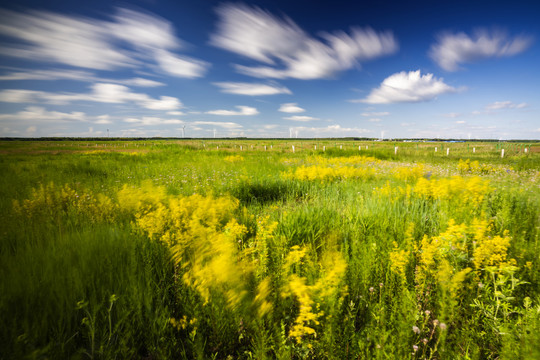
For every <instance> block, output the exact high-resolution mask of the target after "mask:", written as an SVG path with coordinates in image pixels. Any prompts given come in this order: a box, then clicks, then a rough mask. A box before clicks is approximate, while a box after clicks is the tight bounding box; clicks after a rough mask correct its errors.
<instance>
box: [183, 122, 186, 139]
mask: <svg viewBox="0 0 540 360" xmlns="http://www.w3.org/2000/svg"><path fill="white" fill-rule="evenodd" d="M185 131H186V125H184V126H182V139H183V138H184V137H185V136H186V133H185Z"/></svg>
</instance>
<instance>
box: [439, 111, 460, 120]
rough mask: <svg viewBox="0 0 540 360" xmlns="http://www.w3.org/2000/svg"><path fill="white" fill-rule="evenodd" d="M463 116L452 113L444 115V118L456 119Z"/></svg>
mask: <svg viewBox="0 0 540 360" xmlns="http://www.w3.org/2000/svg"><path fill="white" fill-rule="evenodd" d="M462 115H463V114H462V113H456V112H451V113H448V114H443V115H442V116H444V117H448V118H452V119H454V118H457V117H460V116H462Z"/></svg>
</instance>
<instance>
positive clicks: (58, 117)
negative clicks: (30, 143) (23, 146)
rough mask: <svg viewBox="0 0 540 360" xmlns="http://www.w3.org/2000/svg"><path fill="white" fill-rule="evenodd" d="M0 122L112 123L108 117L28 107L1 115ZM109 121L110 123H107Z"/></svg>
mask: <svg viewBox="0 0 540 360" xmlns="http://www.w3.org/2000/svg"><path fill="white" fill-rule="evenodd" d="M0 120H2V121H5V122H13V123H19V122H43V121H47V122H76V123H81V122H94V123H96V124H105V123H110V120H109V116H108V115H101V116H88V115H86V114H85V113H84V112H80V111H73V112H70V113H65V112H60V111H49V110H47V109H45V108H43V107H40V106H28V107H26V108H25V109H24V110H21V111H18V112H16V113H13V114H0ZM105 121H108V122H105Z"/></svg>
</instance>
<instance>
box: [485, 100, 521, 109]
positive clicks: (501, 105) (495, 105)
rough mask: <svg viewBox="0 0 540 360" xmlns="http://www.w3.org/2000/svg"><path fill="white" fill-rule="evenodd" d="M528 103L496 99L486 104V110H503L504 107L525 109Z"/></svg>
mask: <svg viewBox="0 0 540 360" xmlns="http://www.w3.org/2000/svg"><path fill="white" fill-rule="evenodd" d="M527 106H528V104H527V103H520V104H516V103H513V102H512V101H496V102H494V103H491V104H488V105H486V110H487V111H490V110H503V109H523V108H525V107H527Z"/></svg>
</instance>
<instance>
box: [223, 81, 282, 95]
mask: <svg viewBox="0 0 540 360" xmlns="http://www.w3.org/2000/svg"><path fill="white" fill-rule="evenodd" d="M214 85H216V86H217V87H219V88H221V92H223V93H227V94H237V95H249V96H260V95H277V94H292V93H291V91H290V90H289V89H287V88H286V87H284V86H279V85H276V84H257V83H243V82H216V83H214Z"/></svg>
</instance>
